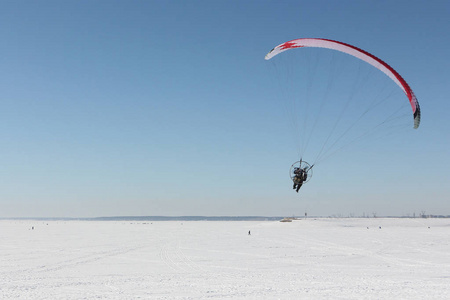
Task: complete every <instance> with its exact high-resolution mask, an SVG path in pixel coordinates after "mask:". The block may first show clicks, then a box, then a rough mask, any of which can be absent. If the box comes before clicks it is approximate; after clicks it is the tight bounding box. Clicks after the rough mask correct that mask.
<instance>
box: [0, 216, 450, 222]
mask: <svg viewBox="0 0 450 300" xmlns="http://www.w3.org/2000/svg"><path fill="white" fill-rule="evenodd" d="M284 218H286V217H280V216H275V217H267V216H113V217H92V218H75V217H73V218H65V217H49V218H46V217H19V218H6V217H3V218H0V220H38V221H39V220H42V221H59V220H63V221H280V220H282V219H284ZM287 218H295V219H297V220H298V219H315V218H320V219H380V218H398V219H427V218H450V215H447V216H444V215H427V216H416V217H412V216H376V217H368V216H365V217H337V216H308V217H307V218H305V217H299V216H296V217H287Z"/></svg>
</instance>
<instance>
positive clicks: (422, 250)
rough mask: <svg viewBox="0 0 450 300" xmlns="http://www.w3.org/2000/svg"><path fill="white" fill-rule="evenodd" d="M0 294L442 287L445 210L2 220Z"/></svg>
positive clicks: (182, 295) (252, 294)
mask: <svg viewBox="0 0 450 300" xmlns="http://www.w3.org/2000/svg"><path fill="white" fill-rule="evenodd" d="M33 226H34V229H32V227H33ZM380 227H381V228H380ZM249 230H250V231H251V235H248V231H249ZM0 298H1V299H10V298H17V299H138V298H141V299H209V298H212V299H224V298H233V299H450V219H383V218H370V219H369V218H366V219H307V220H298V221H294V222H292V223H281V222H272V221H270V222H268V221H267V222H246V221H228V222H227V221H224V222H221V221H185V222H181V221H177V222H172V221H166V222H164V221H160V222H154V221H153V222H152V221H147V222H133V221H126V222H125V221H120V222H119V221H98V222H94V221H31V220H19V221H17V220H4V221H0Z"/></svg>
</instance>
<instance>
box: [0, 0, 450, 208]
mask: <svg viewBox="0 0 450 300" xmlns="http://www.w3.org/2000/svg"><path fill="white" fill-rule="evenodd" d="M0 8H1V9H0V39H1V46H0V66H1V68H0V103H1V107H2V108H1V113H0V114H1V117H0V143H1V144H0V145H1V147H0V217H93V216H117V215H269V216H272V215H301V214H303V213H304V211H305V210H307V211H308V213H309V215H323V216H328V215H333V214H342V215H344V216H346V215H348V214H350V213H353V214H355V215H362V214H363V213H366V214H372V213H373V212H376V213H377V214H378V215H405V214H413V213H414V212H415V213H416V214H419V213H420V212H422V211H425V212H426V213H430V214H445V215H448V214H450V187H449V183H450V175H449V174H450V172H449V170H448V169H449V167H450V157H449V154H450V151H449V150H450V147H449V146H450V144H449V143H450V133H449V132H450V130H449V117H448V113H449V111H450V104H449V99H448V97H449V96H448V95H449V86H450V74H449V71H448V70H449V69H450V63H449V60H448V53H449V52H450V40H449V38H448V37H449V36H450V21H449V19H448V17H449V15H450V2H449V1H380V0H377V1H111V0H108V1H17V0H14V1H2V3H1V4H0ZM300 37H323V38H329V39H335V40H340V41H343V42H347V43H350V44H353V45H356V46H358V47H360V48H363V49H366V50H368V51H370V52H372V53H373V54H375V55H377V56H379V57H381V58H382V59H384V60H385V61H387V62H388V63H390V64H391V65H392V66H394V68H395V69H397V70H398V71H399V72H400V73H401V74H402V75H403V77H404V78H405V79H406V80H407V81H408V83H409V84H410V85H411V87H412V88H413V90H414V91H415V93H416V95H417V97H418V99H419V102H420V104H421V108H422V123H421V127H420V128H419V129H418V130H413V129H412V128H411V131H410V132H408V133H407V134H404V135H399V136H397V137H396V140H394V142H391V143H389V144H387V145H385V147H383V142H380V145H381V146H380V147H377V148H376V151H375V149H374V150H371V149H370V148H367V147H366V148H358V147H356V148H354V150H352V149H349V150H348V151H346V152H345V153H343V154H342V155H337V156H336V157H335V159H333V160H330V161H328V162H327V163H323V164H322V165H321V166H320V168H318V169H316V170H315V174H314V178H313V179H312V180H311V181H310V182H309V183H308V184H307V185H305V186H304V187H303V188H302V190H301V191H300V193H299V194H296V193H295V192H293V191H292V189H291V182H290V179H289V177H288V171H289V167H290V165H291V163H292V162H294V161H295V160H296V159H297V152H295V151H293V149H292V148H290V147H289V146H287V145H289V143H290V142H291V141H290V140H289V137H290V135H289V134H287V133H286V129H287V126H286V124H285V119H284V117H283V113H282V109H281V107H280V106H279V105H278V104H277V99H275V97H274V94H275V90H274V89H273V88H272V87H271V84H270V83H271V82H270V76H268V74H267V71H268V68H267V63H268V62H266V61H265V60H264V55H265V54H266V53H267V52H268V51H269V50H270V49H271V48H273V47H274V46H276V45H278V44H280V43H282V42H284V41H287V40H291V39H295V38H300ZM405 101H406V98H405ZM343 169H344V170H345V171H344V172H342V170H343Z"/></svg>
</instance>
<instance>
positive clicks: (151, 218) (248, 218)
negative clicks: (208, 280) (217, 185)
mask: <svg viewBox="0 0 450 300" xmlns="http://www.w3.org/2000/svg"><path fill="white" fill-rule="evenodd" d="M281 219H283V217H262V216H240V217H233V216H221V217H219V216H213V217H211V216H209V217H208V216H178V217H167V216H142V217H98V218H91V219H90V220H93V221H278V220H281Z"/></svg>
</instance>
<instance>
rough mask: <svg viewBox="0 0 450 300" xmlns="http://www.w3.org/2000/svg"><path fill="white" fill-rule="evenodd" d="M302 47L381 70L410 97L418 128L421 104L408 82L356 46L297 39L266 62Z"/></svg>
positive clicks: (277, 50) (285, 44)
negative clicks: (351, 58) (341, 55)
mask: <svg viewBox="0 0 450 300" xmlns="http://www.w3.org/2000/svg"><path fill="white" fill-rule="evenodd" d="M302 47H317V48H327V49H332V50H336V51H340V52H343V53H347V54H349V55H352V56H354V57H356V58H359V59H361V60H363V61H365V62H367V63H368V64H370V65H372V66H374V67H375V68H377V69H379V70H380V71H382V72H383V73H385V74H386V75H387V76H389V78H391V79H392V80H393V81H394V82H395V83H396V84H397V85H398V86H399V87H400V88H401V89H402V90H403V92H404V93H405V94H406V96H407V97H408V100H409V103H410V104H411V108H412V111H413V116H414V128H418V127H419V124H420V107H419V102H418V101H417V98H416V96H415V95H414V93H413V91H412V89H411V88H410V87H409V85H408V84H407V83H406V81H405V80H404V79H403V78H402V76H400V74H399V73H398V72H397V71H395V70H394V69H393V68H392V67H391V66H389V65H388V64H387V63H385V62H384V61H382V60H381V59H379V58H378V57H376V56H374V55H372V54H370V53H369V52H367V51H364V50H362V49H360V48H357V47H355V46H352V45H349V44H346V43H342V42H338V41H333V40H328V39H320V38H302V39H296V40H292V41H289V42H286V43H283V44H280V45H278V46H276V47H275V48H273V49H272V50H270V51H269V53H267V55H266V56H265V59H266V60H269V59H271V58H272V57H274V56H276V55H278V54H280V53H282V52H284V51H287V50H290V49H295V48H302Z"/></svg>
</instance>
